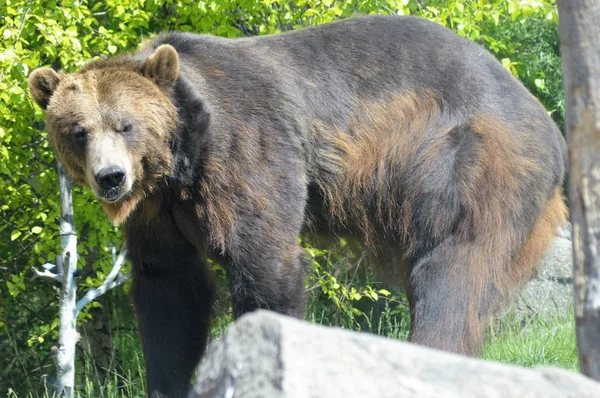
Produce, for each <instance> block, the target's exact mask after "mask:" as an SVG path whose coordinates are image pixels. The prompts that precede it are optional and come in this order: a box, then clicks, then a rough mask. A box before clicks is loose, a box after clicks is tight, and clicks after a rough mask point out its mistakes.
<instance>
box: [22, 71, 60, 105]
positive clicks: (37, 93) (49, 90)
mask: <svg viewBox="0 0 600 398" xmlns="http://www.w3.org/2000/svg"><path fill="white" fill-rule="evenodd" d="M28 83H29V92H30V93H31V96H32V97H33V100H34V101H35V102H36V103H37V104H38V105H39V106H40V107H41V108H42V109H46V108H47V107H48V103H50V98H51V97H52V94H54V90H56V87H57V86H58V83H60V75H59V74H58V73H56V72H55V71H54V70H52V69H50V68H40V69H36V70H35V71H33V73H32V74H31V75H30V76H29V80H28Z"/></svg>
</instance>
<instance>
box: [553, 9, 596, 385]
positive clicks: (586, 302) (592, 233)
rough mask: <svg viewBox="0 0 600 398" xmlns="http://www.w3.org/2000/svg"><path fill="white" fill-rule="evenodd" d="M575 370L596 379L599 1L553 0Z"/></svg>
mask: <svg viewBox="0 0 600 398" xmlns="http://www.w3.org/2000/svg"><path fill="white" fill-rule="evenodd" d="M558 13H559V19H560V42H561V52H562V63H563V79H564V88H565V96H566V97H565V98H566V105H567V115H566V116H567V117H566V127H567V141H568V144H569V157H570V169H569V173H570V179H569V201H570V208H571V223H572V225H573V264H574V273H573V281H574V307H575V322H576V327H577V347H578V350H579V364H580V368H581V372H582V373H583V374H585V375H587V376H589V377H591V378H593V379H596V380H600V28H599V26H600V25H599V22H598V21H600V1H598V0H562V1H561V0H559V1H558Z"/></svg>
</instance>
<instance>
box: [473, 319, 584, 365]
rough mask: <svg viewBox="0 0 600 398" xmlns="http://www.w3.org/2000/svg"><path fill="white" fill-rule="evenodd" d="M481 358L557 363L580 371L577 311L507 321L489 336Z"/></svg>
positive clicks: (514, 361) (507, 361)
mask: <svg viewBox="0 0 600 398" xmlns="http://www.w3.org/2000/svg"><path fill="white" fill-rule="evenodd" d="M481 357H482V358H483V359H487V360H492V361H497V362H503V363H508V364H513V365H518V366H523V367H534V366H556V367H560V368H565V369H569V370H573V371H579V364H578V357H577V346H576V343H575V321H574V318H573V313H572V312H571V313H570V314H565V315H564V316H560V317H556V318H555V319H552V320H542V319H540V318H533V319H532V320H530V321H529V322H528V323H527V324H526V325H524V326H522V325H521V323H520V322H515V321H514V320H512V319H508V320H506V321H503V322H502V324H501V325H500V333H498V334H495V335H491V334H490V335H489V336H488V338H487V340H486V343H485V346H484V348H483V352H482V355H481Z"/></svg>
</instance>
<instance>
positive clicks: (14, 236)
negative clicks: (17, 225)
mask: <svg viewBox="0 0 600 398" xmlns="http://www.w3.org/2000/svg"><path fill="white" fill-rule="evenodd" d="M19 236H21V231H19V230H15V231H12V232H11V234H10V240H11V241H14V240H16V239H18V238H19Z"/></svg>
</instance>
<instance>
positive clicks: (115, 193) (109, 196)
mask: <svg viewBox="0 0 600 398" xmlns="http://www.w3.org/2000/svg"><path fill="white" fill-rule="evenodd" d="M122 194H123V189H122V187H116V188H112V189H109V190H102V191H101V192H98V196H99V197H100V199H102V200H104V201H106V202H110V203H114V202H116V201H117V200H119V199H120V198H121V196H123V195H122Z"/></svg>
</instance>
